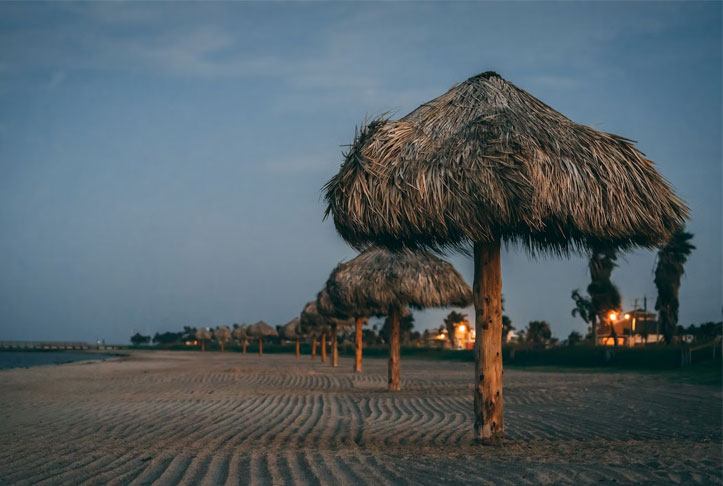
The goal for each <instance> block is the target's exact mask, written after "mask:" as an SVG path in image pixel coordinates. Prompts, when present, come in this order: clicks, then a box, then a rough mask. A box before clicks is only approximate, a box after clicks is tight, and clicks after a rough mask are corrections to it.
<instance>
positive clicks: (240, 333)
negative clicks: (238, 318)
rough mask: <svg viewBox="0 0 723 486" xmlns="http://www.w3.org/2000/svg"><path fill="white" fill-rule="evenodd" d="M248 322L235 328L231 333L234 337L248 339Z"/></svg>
mask: <svg viewBox="0 0 723 486" xmlns="http://www.w3.org/2000/svg"><path fill="white" fill-rule="evenodd" d="M248 327H249V326H248V324H241V325H240V326H239V327H237V328H235V329H234V330H233V331H232V332H231V335H232V336H233V338H234V339H246V338H247V337H248V335H247V334H246V330H247V329H248Z"/></svg>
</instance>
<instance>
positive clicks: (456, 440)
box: [0, 352, 722, 485]
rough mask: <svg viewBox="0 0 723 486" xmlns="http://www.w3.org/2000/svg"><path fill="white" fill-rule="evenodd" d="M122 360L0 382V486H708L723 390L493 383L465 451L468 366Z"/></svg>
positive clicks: (527, 378)
mask: <svg viewBox="0 0 723 486" xmlns="http://www.w3.org/2000/svg"><path fill="white" fill-rule="evenodd" d="M402 366H403V377H404V380H403V386H404V391H402V392H401V393H398V394H389V393H387V392H386V391H384V389H385V385H386V362H385V361H384V360H373V359H368V360H366V362H365V372H364V373H363V374H362V375H354V374H353V373H351V372H350V370H351V361H347V360H345V359H342V361H341V366H340V367H339V368H337V369H333V368H331V367H329V366H328V365H323V364H321V363H320V362H318V361H316V362H312V361H311V360H309V359H308V357H303V358H302V359H300V360H296V359H295V358H294V357H292V356H278V355H267V356H264V357H263V358H259V357H258V356H254V355H247V356H241V355H238V354H235V353H226V354H224V355H221V354H218V353H204V354H201V353H162V352H147V353H142V352H138V353H134V354H133V355H132V357H131V358H130V359H124V360H120V361H111V362H106V363H95V364H90V365H88V364H69V365H64V366H59V367H43V368H31V369H22V370H7V371H2V372H0V385H1V386H2V389H3V390H4V392H3V393H2V395H0V443H1V444H3V447H2V449H1V450H0V484H13V485H15V484H17V485H30V484H42V485H62V484H68V485H113V484H118V485H126V484H130V485H143V484H158V485H175V484H187V485H237V484H239V485H240V484H244V485H245V484H250V485H265V484H330V485H337V484H350V485H352V484H353V485H360V484H373V485H397V484H410V485H411V484H415V485H416V484H435V485H436V484H495V485H500V484H510V485H521V484H570V485H573V484H574V485H578V484H613V483H615V484H650V485H653V484H655V485H657V484H721V483H722V481H721V476H720V471H721V455H720V450H721V440H722V434H721V412H722V410H721V394H720V393H719V392H717V391H716V390H714V389H711V388H709V387H699V386H693V385H680V384H674V385H673V384H670V383H667V382H665V381H662V379H660V378H651V377H649V376H645V375H635V374H624V375H614V374H607V373H600V374H597V373H532V372H519V371H518V372H515V371H507V372H506V373H505V386H506V388H505V417H506V423H507V439H506V441H505V442H504V443H503V444H502V445H499V446H484V447H481V446H474V445H472V444H471V440H472V435H471V424H472V416H471V410H472V403H471V398H472V395H471V389H470V380H469V378H470V376H471V366H470V365H469V364H459V363H447V362H433V361H414V360H405V361H403V363H402Z"/></svg>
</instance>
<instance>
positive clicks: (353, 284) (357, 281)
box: [325, 247, 472, 316]
mask: <svg viewBox="0 0 723 486" xmlns="http://www.w3.org/2000/svg"><path fill="white" fill-rule="evenodd" d="M325 291H326V292H327V293H328V296H329V298H330V300H331V301H332V302H333V305H334V307H335V308H336V309H338V310H339V311H340V312H342V313H344V314H346V315H353V316H386V315H389V314H391V312H392V311H393V310H400V311H401V310H403V309H406V308H407V307H411V308H414V309H426V308H429V307H467V306H468V305H470V304H471V303H472V289H471V288H470V287H469V285H467V283H466V282H465V281H464V279H463V278H462V276H461V275H460V274H459V272H457V270H455V269H454V267H453V266H452V264H450V263H448V262H445V261H444V260H441V259H440V258H437V257H436V256H434V255H432V254H431V253H429V252H427V251H422V250H418V251H412V250H409V249H402V250H399V251H394V252H392V251H390V250H387V249H385V248H381V247H376V248H371V249H369V250H367V251H365V252H363V253H361V254H360V255H359V256H357V257H356V258H354V259H352V260H350V261H348V262H342V263H340V264H339V265H337V267H336V268H335V269H334V270H333V271H332V272H331V275H330V276H329V279H328V280H327V282H326V288H325Z"/></svg>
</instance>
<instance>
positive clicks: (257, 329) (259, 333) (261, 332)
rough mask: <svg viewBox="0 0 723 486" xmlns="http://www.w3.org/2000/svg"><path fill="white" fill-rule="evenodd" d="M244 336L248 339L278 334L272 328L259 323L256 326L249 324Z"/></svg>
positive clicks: (262, 322) (261, 322)
mask: <svg viewBox="0 0 723 486" xmlns="http://www.w3.org/2000/svg"><path fill="white" fill-rule="evenodd" d="M246 334H247V335H248V336H249V337H255V338H265V337H270V336H278V335H279V333H278V332H277V331H276V329H274V328H273V327H271V326H269V325H268V324H266V323H265V322H264V321H259V322H257V323H256V324H251V325H250V326H249V327H248V328H247V329H246Z"/></svg>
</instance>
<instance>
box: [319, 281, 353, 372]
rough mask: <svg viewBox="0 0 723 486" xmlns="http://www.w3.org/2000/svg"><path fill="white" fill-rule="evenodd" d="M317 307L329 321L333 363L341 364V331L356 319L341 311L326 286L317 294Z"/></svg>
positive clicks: (334, 364)
mask: <svg viewBox="0 0 723 486" xmlns="http://www.w3.org/2000/svg"><path fill="white" fill-rule="evenodd" d="M316 308H317V310H318V311H319V314H320V315H321V316H322V317H323V318H326V320H327V322H328V323H329V334H330V335H331V365H332V366H334V367H337V366H339V345H338V338H339V331H344V332H346V331H348V330H349V329H350V328H351V327H352V326H353V325H354V319H352V318H351V317H350V316H349V315H348V314H345V313H343V312H340V311H339V309H338V308H337V307H336V306H335V305H334V303H333V302H332V300H331V297H330V296H329V293H328V292H327V290H326V288H324V289H321V291H320V292H319V293H318V294H317V296H316Z"/></svg>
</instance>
